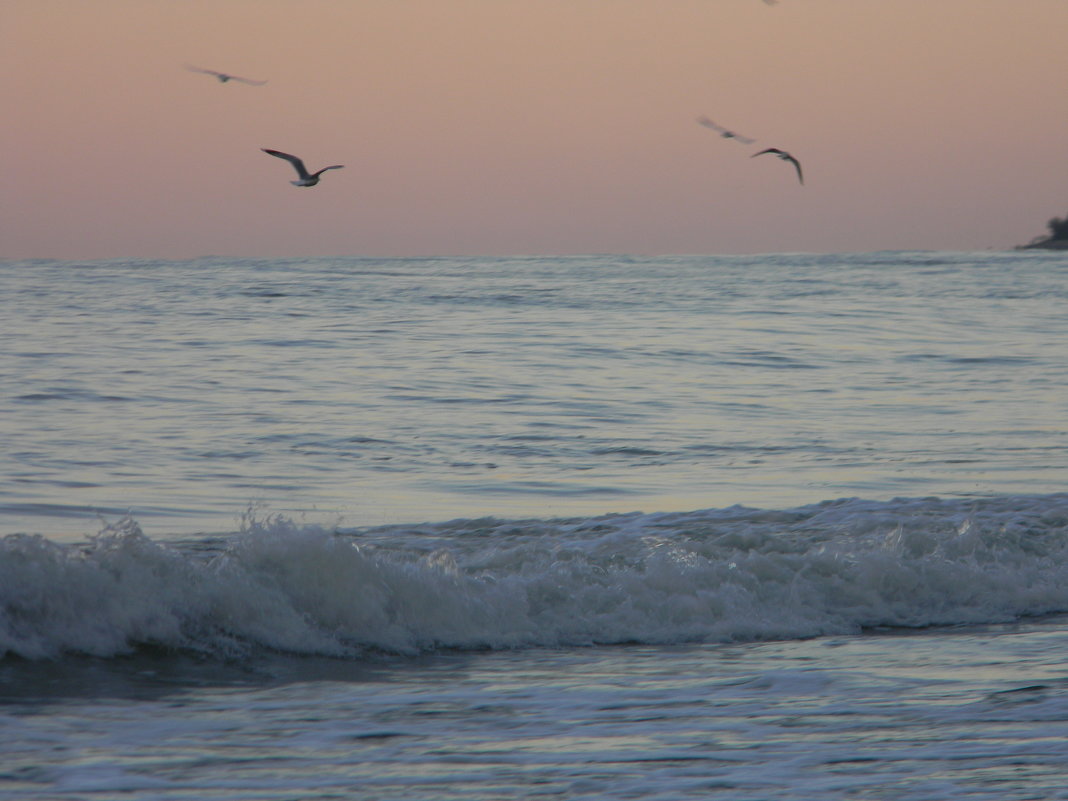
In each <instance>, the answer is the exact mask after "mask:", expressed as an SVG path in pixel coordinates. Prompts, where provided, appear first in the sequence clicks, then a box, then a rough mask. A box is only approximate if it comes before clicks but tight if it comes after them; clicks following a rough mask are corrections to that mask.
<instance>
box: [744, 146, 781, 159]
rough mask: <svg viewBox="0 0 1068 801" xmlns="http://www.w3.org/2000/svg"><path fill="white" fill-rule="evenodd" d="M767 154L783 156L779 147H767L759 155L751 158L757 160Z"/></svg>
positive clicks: (755, 154)
mask: <svg viewBox="0 0 1068 801" xmlns="http://www.w3.org/2000/svg"><path fill="white" fill-rule="evenodd" d="M765 153H774V154H775V155H776V156H781V155H782V151H781V150H779V148H777V147H766V148H764V149H763V150H761V151H760V152H759V153H754V154H753V155H752V156H750V157H749V158H751V159H755V158H756V157H757V156H763V155H764V154H765Z"/></svg>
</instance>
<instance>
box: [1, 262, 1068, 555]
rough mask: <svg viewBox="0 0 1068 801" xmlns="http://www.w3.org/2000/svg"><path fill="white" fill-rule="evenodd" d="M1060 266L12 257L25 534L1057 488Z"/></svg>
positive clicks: (9, 376)
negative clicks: (137, 525)
mask: <svg viewBox="0 0 1068 801" xmlns="http://www.w3.org/2000/svg"><path fill="white" fill-rule="evenodd" d="M934 257H937V259H938V260H939V262H940V263H939V264H938V265H937V267H934V268H932V267H931V265H930V264H928V263H927V262H929V261H930V259H931V258H934ZM1063 266H1064V265H1063V256H1056V255H1053V256H1051V255H1046V254H1030V253H1028V254H996V253H995V254H858V255H837V256H834V255H832V256H806V255H796V256H768V257H744V258H742V257H664V258H652V257H650V258H615V257H574V258H559V259H520V258H517V259H456V260H450V259H438V260H409V261H405V260H398V261H392V262H391V261H375V260H361V259H348V260H318V261H315V260H312V261H303V262H300V261H298V262H278V263H271V262H262V261H222V260H220V261H211V262H180V263H167V262H153V263H138V262H128V263H109V264H98V265H85V266H79V265H72V264H69V263H56V262H35V263H32V264H21V263H17V262H9V263H3V264H0V271H2V273H3V275H2V278H3V281H4V286H5V288H6V289H7V290H8V291H7V292H5V294H4V295H3V296H2V298H0V319H2V320H3V321H4V322H3V326H4V333H5V349H4V351H3V353H2V354H0V374H2V375H4V376H5V394H4V397H3V398H2V399H0V434H2V435H3V437H4V439H5V442H6V443H8V446H7V449H6V458H5V459H4V461H3V462H0V488H2V489H0V510H2V511H3V513H4V528H3V531H2V533H10V532H12V531H19V530H30V531H44V532H45V533H47V534H49V535H50V536H61V537H73V536H79V535H81V536H84V535H85V534H86V533H92V532H93V531H95V530H96V529H97V528H98V527H99V526H98V523H97V521H96V519H95V514H94V513H93V511H94V510H95V511H99V512H100V513H101V514H103V515H105V516H108V517H110V516H113V515H116V514H121V513H122V512H124V511H130V512H131V513H132V514H133V515H134V516H135V517H137V518H138V519H139V520H142V522H143V523H144V524H145V526H146V529H147V530H148V531H150V532H152V533H159V534H186V533H193V532H196V531H208V532H211V531H216V532H221V531H228V530H233V529H234V528H236V526H237V521H238V519H239V517H240V515H241V514H242V512H243V511H244V510H245V509H246V507H247V506H248V505H249V504H250V503H264V504H267V505H269V506H270V507H271V508H272V509H274V510H276V511H281V512H287V513H292V514H294V515H306V516H312V517H315V518H317V519H319V520H321V521H324V522H329V521H331V520H335V519H340V520H342V521H343V522H344V523H345V524H347V525H370V524H376V523H386V522H413V521H423V520H428V521H432V520H443V519H449V518H452V517H458V516H480V515H483V514H493V515H498V516H503V517H525V516H539V515H542V516H544V515H556V516H571V515H590V514H603V513H607V512H624V511H633V510H636V509H642V510H645V511H680V510H686V509H697V508H711V507H723V506H729V505H732V504H735V503H742V504H746V505H750V506H760V507H768V506H777V507H782V506H793V505H799V504H805V503H813V502H817V501H821V500H825V499H828V498H836V497H847V496H863V497H869V498H877V499H886V498H891V497H894V496H898V495H915V494H923V495H928V494H938V495H972V494H980V495H981V494H989V493H1013V492H1022V491H1027V492H1053V491H1059V490H1061V489H1062V488H1063V481H1062V479H1063V468H1064V460H1063V459H1062V458H1061V453H1063V452H1064V448H1065V445H1068V443H1066V442H1065V441H1064V439H1065V437H1066V436H1068V434H1065V432H1064V430H1063V427H1062V426H1058V425H1057V421H1058V420H1063V419H1064V418H1065V412H1066V411H1068V409H1066V408H1065V407H1066V400H1065V398H1068V392H1065V391H1064V390H1065V384H1066V383H1068V382H1066V375H1068V374H1066V370H1068V366H1066V365H1065V363H1064V360H1063V358H1062V354H1061V351H1060V343H1061V342H1062V341H1063V340H1064V334H1066V333H1068V332H1066V331H1065V327H1066V325H1068V323H1066V322H1065V318H1064V315H1063V313H1062V309H1063V301H1064V295H1065V290H1064V287H1063V285H1062V284H1061V283H1060V282H1058V281H1057V276H1058V275H1059V271H1061V270H1062V268H1063ZM1010 273H1011V280H1009V279H1008V277H1007V276H1008V275H1009V274H1010Z"/></svg>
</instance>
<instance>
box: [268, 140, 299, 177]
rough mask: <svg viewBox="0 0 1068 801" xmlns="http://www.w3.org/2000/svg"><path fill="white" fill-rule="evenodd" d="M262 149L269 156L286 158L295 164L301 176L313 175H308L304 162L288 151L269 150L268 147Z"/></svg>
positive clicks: (294, 166)
mask: <svg viewBox="0 0 1068 801" xmlns="http://www.w3.org/2000/svg"><path fill="white" fill-rule="evenodd" d="M260 150H262V151H263V152H264V153H266V154H267V155H269V156H274V157H275V158H280V159H285V160H286V161H288V162H289V163H290V164H292V165H293V168H294V169H295V170H296V171H297V175H299V176H300V177H301V178H310V177H311V176H310V175H308V171H307V169H305V167H304V162H303V161H301V160H300V159H299V158H297V157H296V156H291V155H289V154H288V153H283V152H282V151H281V150H269V149H268V148H266V147H261V148H260Z"/></svg>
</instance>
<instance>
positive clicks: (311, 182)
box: [260, 147, 345, 186]
mask: <svg viewBox="0 0 1068 801" xmlns="http://www.w3.org/2000/svg"><path fill="white" fill-rule="evenodd" d="M260 150H262V151H263V152H264V153H266V154H268V155H270V156H274V157H275V158H280V159H285V160H286V161H288V162H289V163H290V164H292V165H293V169H295V170H296V171H297V175H299V176H300V180H299V181H290V183H291V184H293V186H315V185H316V184H317V183H319V176H320V175H322V174H323V173H324V172H326V171H327V170H340V169H341V168H342V167H344V166H345V165H344V164H335V165H333V166H332V167H323V168H322V169H321V170H319V172H308V170H307V168H305V166H304V162H303V161H301V160H300V159H299V158H297V157H296V156H291V155H289V154H288V153H283V152H282V151H281V150H268V149H267V148H265V147H261V148H260Z"/></svg>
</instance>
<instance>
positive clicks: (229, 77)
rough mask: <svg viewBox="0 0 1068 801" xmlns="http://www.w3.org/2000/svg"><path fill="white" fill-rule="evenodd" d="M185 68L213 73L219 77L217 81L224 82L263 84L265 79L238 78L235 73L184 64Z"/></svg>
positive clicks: (206, 73)
mask: <svg viewBox="0 0 1068 801" xmlns="http://www.w3.org/2000/svg"><path fill="white" fill-rule="evenodd" d="M185 68H186V69H187V70H189V71H190V72H203V73H204V74H205V75H214V76H215V77H216V78H218V79H219V83H226V82H227V81H241V83H247V84H251V85H252V86H263V85H264V84H265V83H267V81H254V80H252V79H251V78H239V77H238V76H236V75H229V74H227V73H225V72H216V71H215V70H203V69H201V68H200V67H193V66H190V65H189V64H186V66H185Z"/></svg>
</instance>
